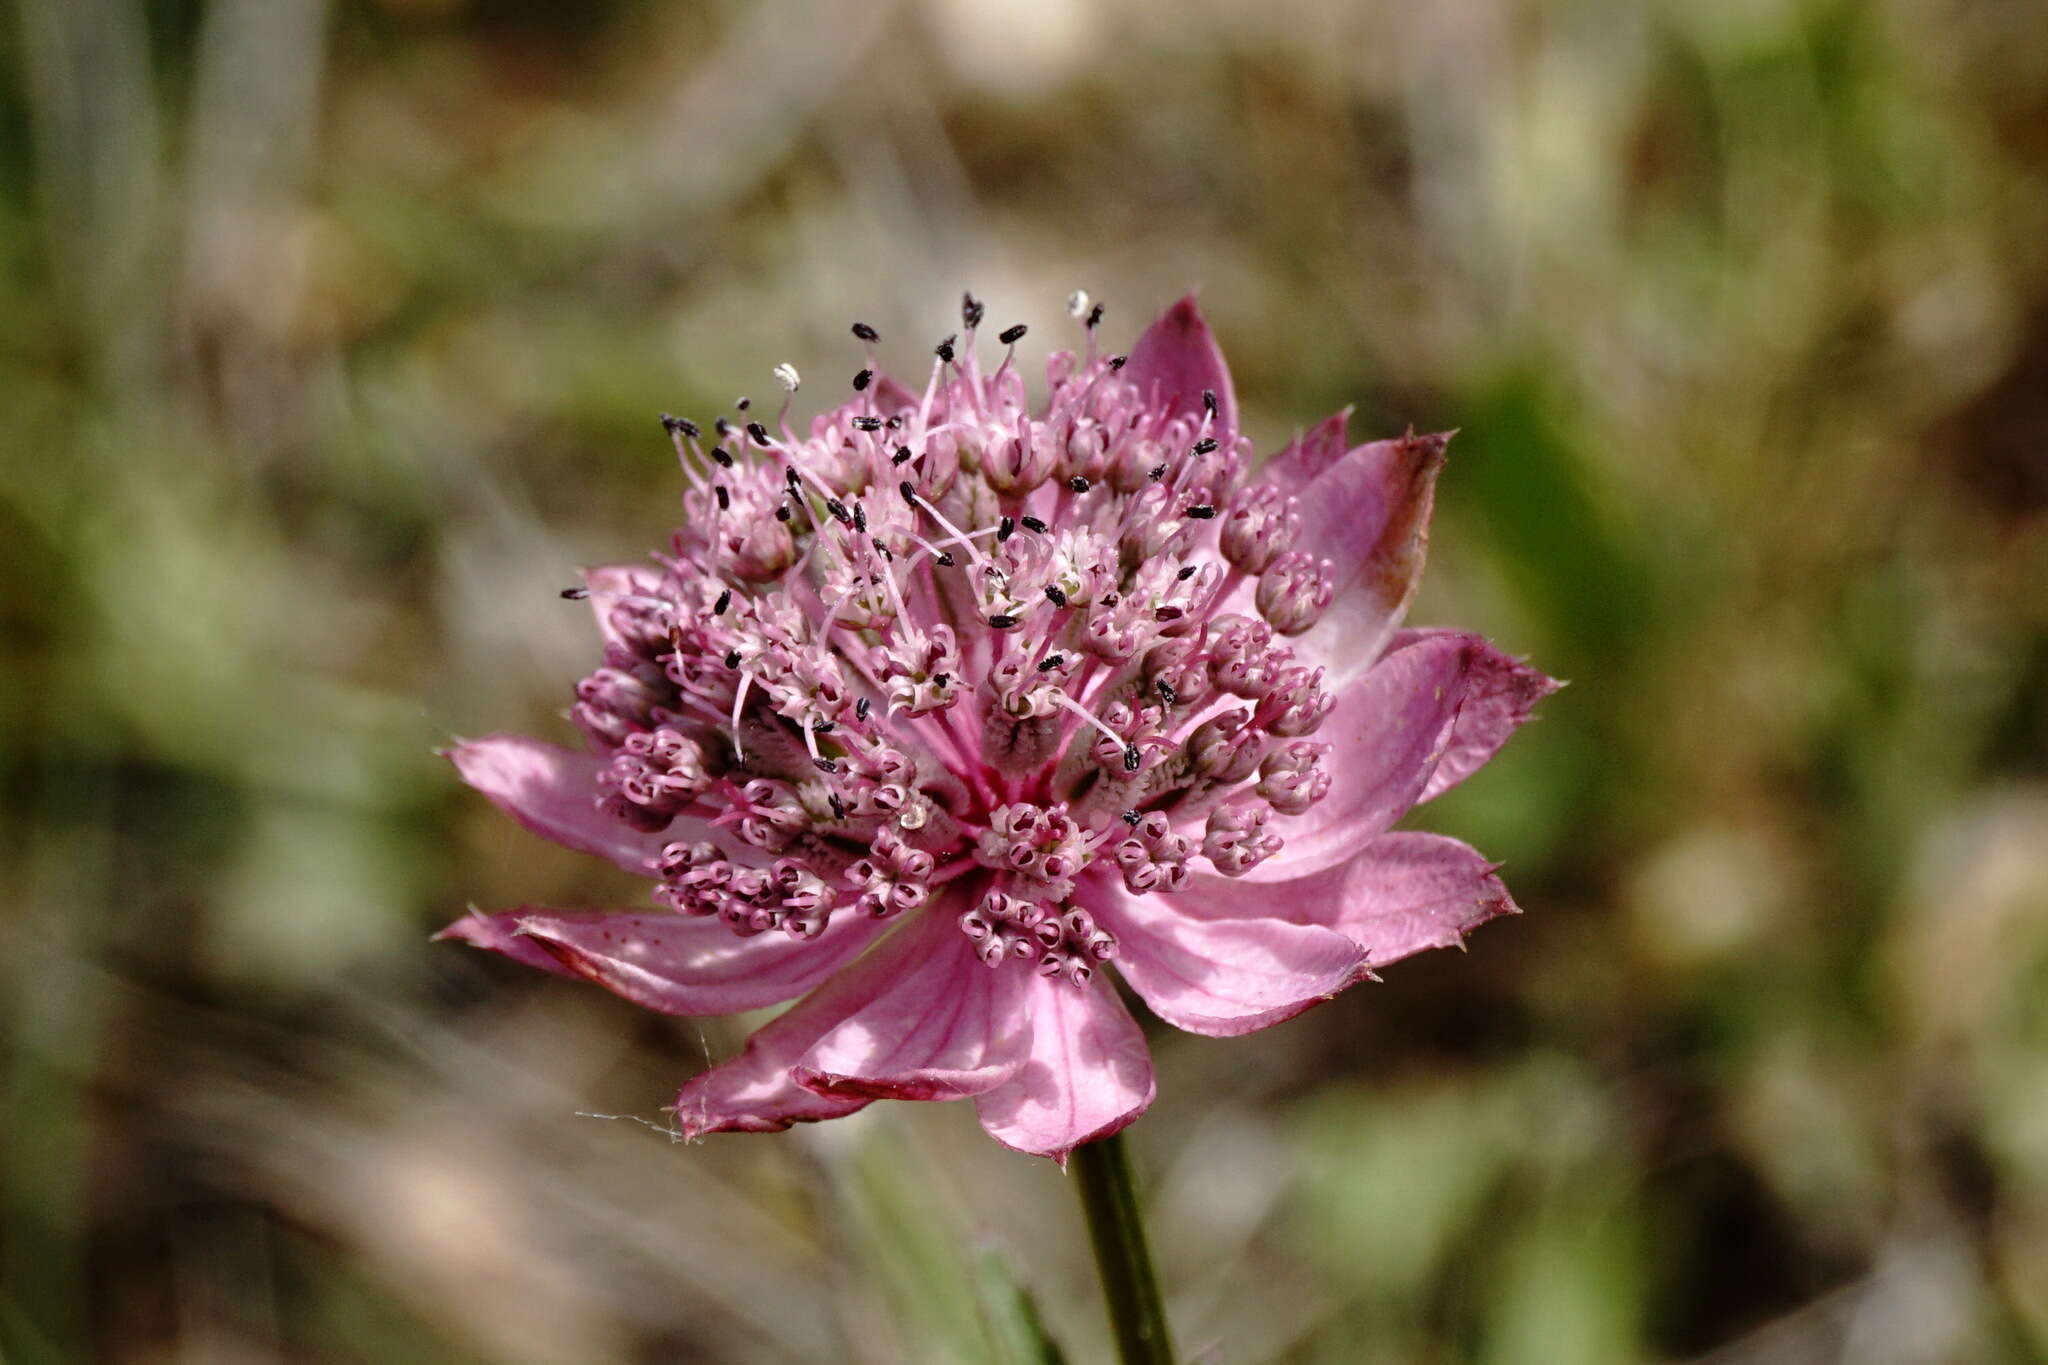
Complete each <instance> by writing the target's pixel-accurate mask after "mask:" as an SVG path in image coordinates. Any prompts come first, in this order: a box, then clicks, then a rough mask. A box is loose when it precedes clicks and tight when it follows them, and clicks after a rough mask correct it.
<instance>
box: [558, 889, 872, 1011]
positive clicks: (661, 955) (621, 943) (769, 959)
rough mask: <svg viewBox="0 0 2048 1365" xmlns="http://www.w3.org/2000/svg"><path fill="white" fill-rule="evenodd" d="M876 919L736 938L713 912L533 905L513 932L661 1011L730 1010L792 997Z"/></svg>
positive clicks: (843, 917) (852, 952) (854, 949)
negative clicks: (811, 935)
mask: <svg viewBox="0 0 2048 1365" xmlns="http://www.w3.org/2000/svg"><path fill="white" fill-rule="evenodd" d="M881 929H882V923H881V922H880V921H878V920H876V919H875V918H874V917H873V916H872V915H857V914H851V913H844V912H842V913H840V914H837V915H834V916H833V917H832V920H831V922H830V923H829V924H828V925H827V926H826V928H825V932H824V933H823V934H821V935H819V936H818V937H817V938H816V939H813V940H810V941H808V942H806V941H802V940H798V939H792V938H790V937H789V936H788V935H787V934H784V933H781V932H778V931H776V930H770V931H768V932H767V933H764V934H755V935H754V936H752V937H751V938H741V937H740V936H739V935H737V934H735V933H733V932H732V930H730V929H728V928H727V927H726V926H725V924H724V923H723V922H722V921H719V920H717V919H696V918H693V917H691V916H688V915H677V914H630V913H629V914H620V913H615V912H611V911H575V910H546V909H539V910H534V911H532V912H530V913H527V914H526V915H524V916H523V917H522V918H520V920H519V922H518V931H519V933H520V934H521V935H522V936H523V937H524V938H526V940H527V941H529V942H531V943H533V944H535V945H537V946H538V947H539V948H540V950H541V951H542V953H543V954H545V955H548V956H551V957H552V958H554V959H555V960H557V961H558V962H559V963H560V964H561V965H562V966H563V967H565V968H567V969H568V971H569V973H570V974H571V975H574V976H578V977H582V978H583V979H584V980H587V981H594V982H596V983H597V984H598V985H600V986H603V987H604V988H605V989H606V990H608V991H611V992H612V993H613V994H615V995H620V996H624V997H625V998H626V999H628V1000H630V1001H632V1002H633V1003H634V1004H636V1005H644V1006H646V1007H647V1008H648V1009H651V1010H660V1011H662V1012H663V1013H664V1014H733V1013H736V1012H738V1011H740V1010H751V1009H759V1008H761V1007H762V1006H764V1005H774V1004H779V1003H781V1002H782V1001H784V1000H790V999H794V998H795V997H796V996H799V995H802V994H803V993H804V992H805V991H807V990H810V989H811V988H812V987H814V986H816V985H817V984H818V983H819V982H821V981H823V980H825V979H826V978H827V977H829V976H831V975H832V974H833V973H834V972H836V971H838V970H839V969H840V968H841V967H844V966H845V965H846V964H847V963H849V962H851V961H852V960H853V959H854V958H856V957H858V956H859V955H860V953H861V951H862V950H863V949H864V948H866V947H867V946H868V944H869V943H871V942H873V941H874V939H875V936H876V935H877V934H879V933H880V932H881Z"/></svg>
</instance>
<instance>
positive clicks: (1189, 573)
mask: <svg viewBox="0 0 2048 1365" xmlns="http://www.w3.org/2000/svg"><path fill="white" fill-rule="evenodd" d="M1194 576H1195V566H1194V565H1192V564H1183V565H1181V566H1180V572H1179V573H1177V574H1175V575H1174V577H1175V578H1177V579H1179V580H1180V581H1181V582H1183V583H1185V582H1187V581H1188V580H1189V579H1190V578H1193V577H1194Z"/></svg>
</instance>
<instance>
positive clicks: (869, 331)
mask: <svg viewBox="0 0 2048 1365" xmlns="http://www.w3.org/2000/svg"><path fill="white" fill-rule="evenodd" d="M853 334H854V335H855V336H857V337H859V338H860V339H861V340H862V341H880V340H881V339H882V334H881V333H880V332H877V331H876V330H875V329H874V328H872V327H870V326H868V325H867V324H866V323H865V322H856V323H854V324H853Z"/></svg>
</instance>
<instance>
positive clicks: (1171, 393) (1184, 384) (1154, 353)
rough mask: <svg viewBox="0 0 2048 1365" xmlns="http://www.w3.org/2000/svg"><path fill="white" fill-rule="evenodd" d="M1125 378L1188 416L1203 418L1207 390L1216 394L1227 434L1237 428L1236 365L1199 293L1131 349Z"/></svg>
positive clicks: (1161, 317) (1160, 319) (1164, 317)
mask: <svg viewBox="0 0 2048 1365" xmlns="http://www.w3.org/2000/svg"><path fill="white" fill-rule="evenodd" d="M1124 376H1125V378H1127V379H1129V380H1130V381H1131V382H1132V383H1133V384H1135V385H1137V387H1138V392H1139V393H1140V394H1144V395H1148V396H1155V397H1156V399H1157V401H1158V402H1159V404H1160V405H1161V406H1162V407H1163V408H1164V409H1165V410H1166V411H1168V412H1171V413H1178V414H1180V415H1182V416H1187V417H1199V416H1200V414H1201V412H1202V401H1203V400H1202V395H1203V393H1204V391H1207V392H1209V393H1213V394H1215V395H1216V422H1217V425H1218V426H1219V427H1220V428H1221V429H1222V430H1224V431H1229V432H1235V431H1236V430H1237V390H1236V389H1235V388H1233V387H1232V385H1231V382H1230V367H1229V366H1228V365H1227V364H1225V363H1224V360H1223V348H1222V347H1220V346H1218V345H1217V344H1216V338H1215V336H1213V335H1212V334H1211V333H1210V331H1209V324H1208V323H1207V322H1206V321H1204V320H1203V318H1202V310H1201V309H1200V308H1198V307H1196V306H1195V296H1194V295H1193V294H1188V295H1186V296H1184V297H1183V298H1182V299H1181V300H1180V302H1178V303H1176V304H1174V305H1173V306H1172V307H1171V308H1168V309H1167V310H1166V311H1165V312H1163V313H1161V314H1160V315H1159V316H1158V318H1156V319H1155V320H1154V321H1153V323H1152V325H1151V326H1150V327H1147V328H1146V329H1145V333H1144V335H1143V336H1140V337H1139V338H1138V344H1137V345H1135V346H1133V347H1132V348H1131V359H1130V363H1129V364H1128V365H1126V366H1125V367H1124Z"/></svg>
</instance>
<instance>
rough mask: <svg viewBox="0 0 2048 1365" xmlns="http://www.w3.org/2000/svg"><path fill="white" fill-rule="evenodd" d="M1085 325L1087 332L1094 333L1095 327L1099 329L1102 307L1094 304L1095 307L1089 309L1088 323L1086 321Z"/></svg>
mask: <svg viewBox="0 0 2048 1365" xmlns="http://www.w3.org/2000/svg"><path fill="white" fill-rule="evenodd" d="M1085 325H1086V326H1087V328H1088V330H1089V331H1091V332H1092V331H1094V330H1095V329H1096V328H1097V327H1100V326H1101V325H1102V305H1101V304H1099V303H1098V304H1096V305H1095V306H1094V307H1093V308H1090V309H1089V310H1088V321H1087V323H1086V324H1085Z"/></svg>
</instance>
